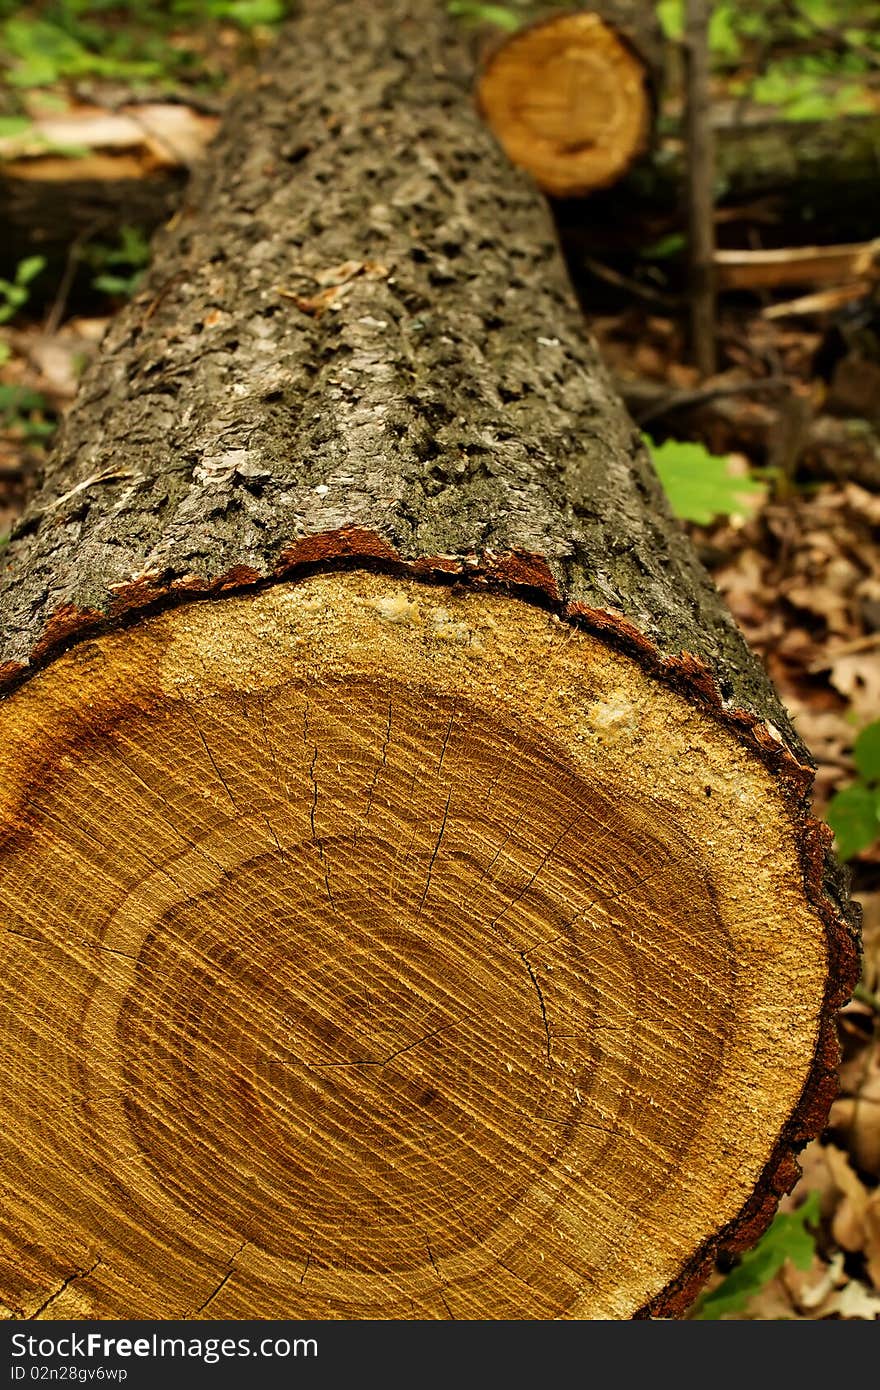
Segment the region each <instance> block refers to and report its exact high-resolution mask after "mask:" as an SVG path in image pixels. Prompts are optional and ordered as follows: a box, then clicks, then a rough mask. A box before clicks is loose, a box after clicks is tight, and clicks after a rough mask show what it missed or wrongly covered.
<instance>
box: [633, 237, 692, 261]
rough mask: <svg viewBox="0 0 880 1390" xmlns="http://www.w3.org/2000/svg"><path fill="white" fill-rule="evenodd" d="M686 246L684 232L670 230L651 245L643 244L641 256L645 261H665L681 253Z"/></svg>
mask: <svg viewBox="0 0 880 1390" xmlns="http://www.w3.org/2000/svg"><path fill="white" fill-rule="evenodd" d="M686 246H687V238H686V237H685V236H684V235H683V233H681V232H669V233H668V234H667V235H666V236H662V237H660V239H659V240H658V241H652V242H651V244H650V246H643V247H642V249H641V251H640V252H639V256H640V257H641V259H642V260H643V261H665V260H668V259H669V258H670V257H671V256H678V255H680V253H681V252H682V251H683V250H684V248H685V247H686Z"/></svg>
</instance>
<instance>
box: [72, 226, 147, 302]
mask: <svg viewBox="0 0 880 1390" xmlns="http://www.w3.org/2000/svg"><path fill="white" fill-rule="evenodd" d="M149 259H150V244H149V242H148V241H147V239H146V237H145V236H144V234H143V232H141V231H140V230H139V229H138V228H137V227H121V228H120V231H119V241H118V242H117V244H116V245H115V246H106V245H104V244H103V243H102V242H92V243H91V245H89V246H87V247H86V248H85V250H84V252H83V260H84V261H85V262H86V263H87V264H88V265H90V266H91V268H92V270H93V271H94V274H93V275H92V288H93V289H95V290H98V291H100V293H101V294H110V295H114V296H118V297H124V298H126V299H127V298H128V296H129V295H131V294H133V293H134V291H135V290H136V289H137V287H138V284H139V283H140V279H141V276H142V275H143V272H144V267H145V266H146V264H147V263H148V261H149Z"/></svg>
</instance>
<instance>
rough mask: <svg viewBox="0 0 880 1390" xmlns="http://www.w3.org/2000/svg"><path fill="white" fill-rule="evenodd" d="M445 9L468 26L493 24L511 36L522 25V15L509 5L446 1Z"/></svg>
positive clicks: (466, 0) (477, 0)
mask: <svg viewBox="0 0 880 1390" xmlns="http://www.w3.org/2000/svg"><path fill="white" fill-rule="evenodd" d="M446 8H447V10H448V11H449V13H450V14H451V15H454V16H455V18H456V19H463V20H465V21H466V22H467V23H469V24H494V25H495V27H496V28H497V29H506V30H507V31H508V33H511V34H512V33H514V31H515V30H517V29H519V28H521V27H522V24H523V15H522V13H521V12H520V13H519V14H518V13H517V11H516V10H513V9H511V8H510V6H509V5H484V4H483V3H482V0H448V4H447V6H446Z"/></svg>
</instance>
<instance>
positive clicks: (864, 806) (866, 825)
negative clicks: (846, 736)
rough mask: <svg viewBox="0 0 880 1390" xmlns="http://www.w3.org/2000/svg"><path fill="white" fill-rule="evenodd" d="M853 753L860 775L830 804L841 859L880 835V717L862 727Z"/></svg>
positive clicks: (850, 857) (859, 850)
mask: <svg viewBox="0 0 880 1390" xmlns="http://www.w3.org/2000/svg"><path fill="white" fill-rule="evenodd" d="M853 757H854V759H855V764H856V771H857V773H858V777H857V778H856V780H855V781H854V782H852V783H851V784H850V786H848V787H844V789H843V791H840V792H837V793H836V794H835V795H834V796H833V797H832V798H831V801H830V803H829V805H828V817H827V819H828V824H829V825H830V826H831V829H832V830H833V831H834V838H835V840H836V842H837V852H838V854H839V855H840V857H841V859H852V858H854V856H855V855H857V854H860V853H861V852H862V850H863V849H869V848H870V846H871V845H872V844H873V843H874V841H875V840H876V839H877V837H878V836H880V719H878V720H875V721H874V723H873V724H868V725H867V726H866V728H864V729H862V732H861V733H860V734H859V736H858V738H857V739H856V742H855V747H854V749H853Z"/></svg>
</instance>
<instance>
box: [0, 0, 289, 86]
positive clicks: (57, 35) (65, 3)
mask: <svg viewBox="0 0 880 1390" xmlns="http://www.w3.org/2000/svg"><path fill="white" fill-rule="evenodd" d="M289 7H290V5H289V0H171V3H166V4H157V3H154V0H129V3H125V0H44V3H39V0H34V3H32V4H30V5H24V6H22V5H17V4H11V3H9V0H0V21H2V22H0V64H2V66H3V68H4V69H5V71H4V74H3V76H4V79H5V82H6V83H7V85H8V86H10V87H19V88H31V87H51V86H52V85H53V84H55V83H57V82H60V81H65V80H69V79H73V80H75V79H79V78H84V77H97V78H106V79H112V80H115V81H122V82H138V81H161V80H162V79H166V78H172V77H175V78H180V77H182V76H185V75H186V70H187V69H189V68H192V67H193V66H194V65H197V55H195V54H194V53H193V52H192V50H191V48H188V47H187V46H186V45H185V44H183V45H181V44H179V43H175V42H172V39H173V38H174V36H175V35H179V34H180V33H181V32H185V31H187V30H188V29H190V30H191V29H193V28H205V27H207V26H210V25H211V24H215V23H224V24H234V25H236V26H237V27H238V28H240V29H242V30H245V31H250V30H253V29H255V28H258V27H260V26H266V25H273V24H277V23H278V22H279V21H280V20H282V19H283V18H284V17H285V15H286V14H287V12H288V9H289ZM201 67H202V68H203V65H201ZM200 75H202V76H203V75H204V72H203V71H202V72H201V74H200Z"/></svg>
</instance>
